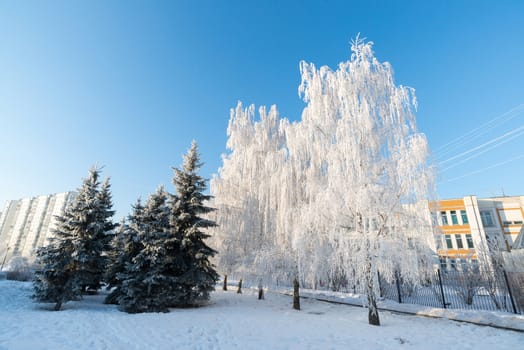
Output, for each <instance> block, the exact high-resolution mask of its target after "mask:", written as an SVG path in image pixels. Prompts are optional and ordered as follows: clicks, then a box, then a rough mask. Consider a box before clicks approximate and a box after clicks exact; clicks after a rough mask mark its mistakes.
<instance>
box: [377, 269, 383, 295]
mask: <svg viewBox="0 0 524 350" xmlns="http://www.w3.org/2000/svg"><path fill="white" fill-rule="evenodd" d="M377 281H378V290H379V292H380V297H381V298H383V297H384V295H383V293H382V282H380V272H379V271H378V270H377Z"/></svg>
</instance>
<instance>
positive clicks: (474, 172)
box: [444, 154, 524, 182]
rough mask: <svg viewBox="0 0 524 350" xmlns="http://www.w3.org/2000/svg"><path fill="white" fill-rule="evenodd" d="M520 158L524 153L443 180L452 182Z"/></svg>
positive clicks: (523, 156)
mask: <svg viewBox="0 0 524 350" xmlns="http://www.w3.org/2000/svg"><path fill="white" fill-rule="evenodd" d="M521 158H524V154H521V155H519V156H516V157H513V158H511V159H508V160H505V161H503V162H499V163H497V164H493V165H490V166H488V167H485V168H482V169H479V170H475V171H472V172H469V173H466V174H463V175H460V176H456V177H454V178H451V179H449V180H446V181H444V182H452V181H456V180H460V179H462V178H464V177H468V176H471V175H475V174H478V173H482V172H484V171H487V170H491V169H493V168H496V167H499V166H501V165H504V164H507V163H511V162H513V161H516V160H518V159H521Z"/></svg>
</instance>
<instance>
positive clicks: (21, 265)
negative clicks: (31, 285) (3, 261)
mask: <svg viewBox="0 0 524 350" xmlns="http://www.w3.org/2000/svg"><path fill="white" fill-rule="evenodd" d="M5 271H7V272H6V279H8V280H14V281H31V280H32V279H33V275H34V271H35V266H34V264H31V263H30V262H29V260H28V259H27V258H26V257H22V256H14V257H12V258H11V261H9V264H8V265H7V267H6V268H5Z"/></svg>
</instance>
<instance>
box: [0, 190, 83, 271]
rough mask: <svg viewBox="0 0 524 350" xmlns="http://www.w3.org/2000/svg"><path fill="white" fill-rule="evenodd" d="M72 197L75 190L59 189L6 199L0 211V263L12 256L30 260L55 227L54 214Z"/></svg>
mask: <svg viewBox="0 0 524 350" xmlns="http://www.w3.org/2000/svg"><path fill="white" fill-rule="evenodd" d="M75 197H76V192H63V193H57V194H52V195H46V196H39V197H32V198H23V199H19V200H12V201H8V202H7V203H6V205H5V207H4V209H3V210H2V212H1V213H0V265H1V266H4V265H5V264H6V263H8V262H9V261H10V260H11V259H12V258H13V257H15V256H21V257H26V258H28V260H29V261H34V259H35V257H36V251H37V249H38V248H39V247H41V246H43V245H45V244H47V239H48V238H49V237H50V236H51V235H52V232H53V230H54V229H55V228H56V218H55V216H57V215H62V214H63V212H64V209H65V208H66V206H67V205H68V204H69V203H70V202H71V201H73V199H74V198H75Z"/></svg>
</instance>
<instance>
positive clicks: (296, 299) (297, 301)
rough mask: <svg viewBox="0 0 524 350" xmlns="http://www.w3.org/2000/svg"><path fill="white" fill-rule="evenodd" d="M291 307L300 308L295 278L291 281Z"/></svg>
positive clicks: (297, 285)
mask: <svg viewBox="0 0 524 350" xmlns="http://www.w3.org/2000/svg"><path fill="white" fill-rule="evenodd" d="M293 309H295V310H300V292H299V284H298V279H297V278H295V280H294V281H293Z"/></svg>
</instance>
